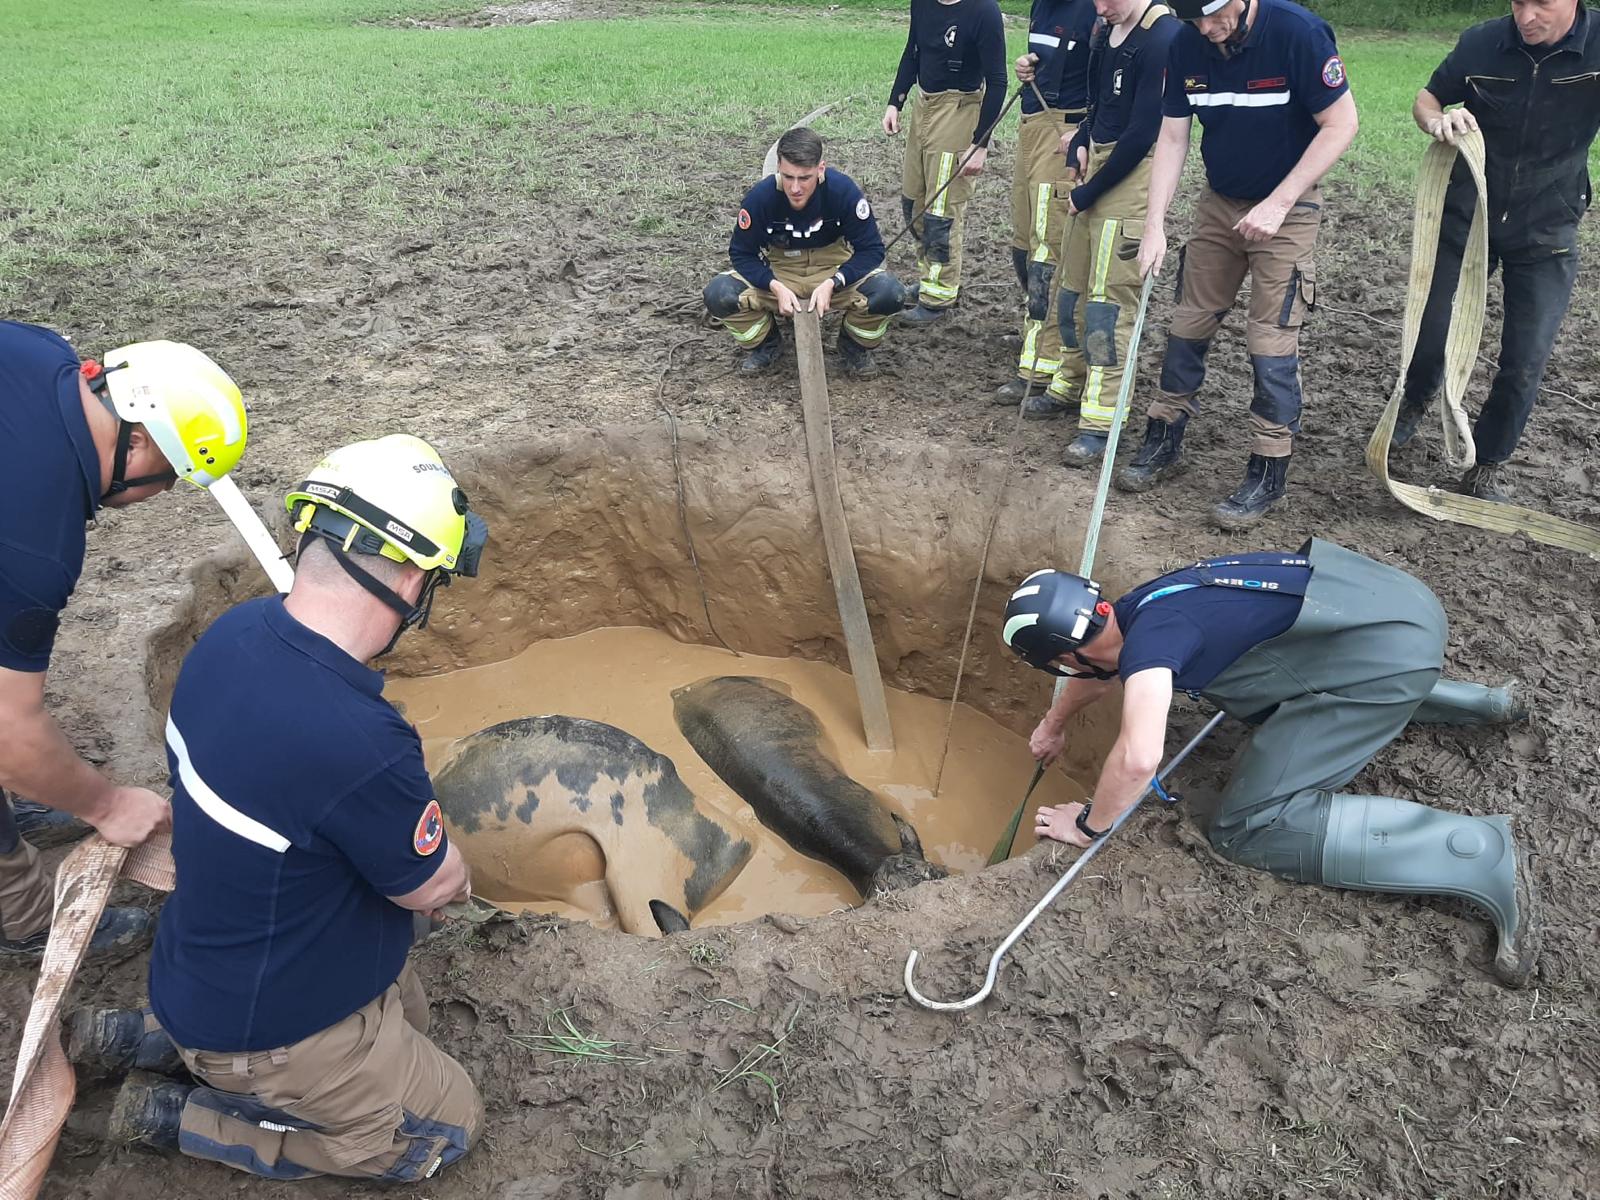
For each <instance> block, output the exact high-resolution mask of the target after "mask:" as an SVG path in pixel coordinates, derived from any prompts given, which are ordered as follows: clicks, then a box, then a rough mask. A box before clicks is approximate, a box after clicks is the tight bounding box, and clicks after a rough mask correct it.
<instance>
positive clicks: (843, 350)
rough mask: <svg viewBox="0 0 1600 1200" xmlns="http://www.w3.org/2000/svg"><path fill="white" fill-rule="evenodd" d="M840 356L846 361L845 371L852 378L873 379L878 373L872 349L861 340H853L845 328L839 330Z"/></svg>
mask: <svg viewBox="0 0 1600 1200" xmlns="http://www.w3.org/2000/svg"><path fill="white" fill-rule="evenodd" d="M839 357H840V359H842V360H843V362H844V373H845V374H846V375H848V376H850V378H852V379H871V378H872V377H873V376H875V375H876V374H877V373H878V364H877V363H875V362H873V361H872V351H871V350H868V349H867V348H866V347H865V346H863V345H862V344H861V343H860V342H857V341H853V340H852V339H851V338H850V335H849V334H847V333H846V332H845V331H844V330H842V329H841V330H839Z"/></svg>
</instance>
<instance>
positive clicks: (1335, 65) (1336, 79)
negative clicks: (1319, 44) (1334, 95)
mask: <svg viewBox="0 0 1600 1200" xmlns="http://www.w3.org/2000/svg"><path fill="white" fill-rule="evenodd" d="M1322 82H1323V83H1325V84H1326V85H1327V86H1328V87H1331V88H1336V87H1339V86H1340V85H1341V84H1343V83H1344V60H1343V59H1342V58H1340V57H1339V56H1338V55H1337V54H1335V55H1334V56H1333V57H1332V58H1330V59H1329V60H1328V61H1327V62H1325V63H1323V64H1322Z"/></svg>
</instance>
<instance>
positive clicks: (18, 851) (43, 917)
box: [0, 791, 55, 941]
mask: <svg viewBox="0 0 1600 1200" xmlns="http://www.w3.org/2000/svg"><path fill="white" fill-rule="evenodd" d="M0 804H4V805H5V811H4V812H3V813H0V846H9V849H7V850H6V851H5V853H0V938H4V939H6V940H7V941H19V940H21V939H22V938H26V937H32V936H33V935H34V934H36V933H38V932H39V931H40V930H42V929H45V928H47V927H48V926H49V924H50V914H51V913H52V911H53V910H54V908H55V893H54V889H53V888H51V886H50V877H49V876H48V875H46V874H45V870H44V866H43V864H42V863H40V861H39V852H38V851H37V850H35V849H34V848H33V847H32V846H31V845H29V844H28V842H27V840H26V839H25V838H23V837H22V836H21V835H20V834H18V833H17V826H16V820H15V818H14V817H13V816H12V814H11V797H10V795H9V794H8V793H6V792H3V791H0Z"/></svg>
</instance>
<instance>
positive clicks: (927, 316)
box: [900, 301, 955, 329]
mask: <svg viewBox="0 0 1600 1200" xmlns="http://www.w3.org/2000/svg"><path fill="white" fill-rule="evenodd" d="M954 307H955V305H953V304H952V305H951V306H950V308H954ZM950 308H929V307H928V306H927V305H926V304H923V303H922V302H920V301H918V303H917V305H916V307H915V308H908V309H906V310H905V311H904V312H903V313H901V314H900V323H901V324H902V325H910V326H912V327H913V328H917V329H920V328H923V327H924V326H927V325H932V324H934V323H936V322H938V321H942V320H944V319H945V317H947V316H949V314H950Z"/></svg>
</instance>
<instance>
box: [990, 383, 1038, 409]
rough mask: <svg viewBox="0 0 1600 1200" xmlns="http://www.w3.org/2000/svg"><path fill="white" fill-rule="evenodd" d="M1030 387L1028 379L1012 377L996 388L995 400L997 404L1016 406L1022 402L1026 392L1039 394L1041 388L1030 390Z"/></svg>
mask: <svg viewBox="0 0 1600 1200" xmlns="http://www.w3.org/2000/svg"><path fill="white" fill-rule="evenodd" d="M1029 387H1030V385H1029V383H1028V381H1027V380H1026V379H1012V380H1010V381H1008V382H1006V383H1002V384H1001V385H1000V386H999V387H997V388H995V390H994V402H995V403H996V404H1009V405H1010V406H1012V407H1013V408H1015V407H1016V406H1017V405H1019V404H1021V403H1022V397H1023V394H1024V393H1027V394H1029V395H1038V392H1039V389H1037V388H1035V389H1034V390H1032V391H1029Z"/></svg>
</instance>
